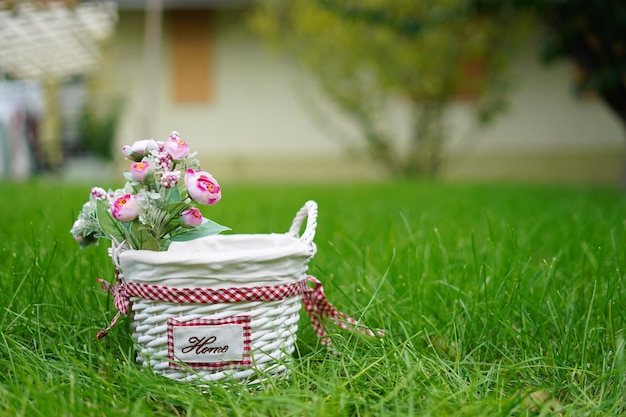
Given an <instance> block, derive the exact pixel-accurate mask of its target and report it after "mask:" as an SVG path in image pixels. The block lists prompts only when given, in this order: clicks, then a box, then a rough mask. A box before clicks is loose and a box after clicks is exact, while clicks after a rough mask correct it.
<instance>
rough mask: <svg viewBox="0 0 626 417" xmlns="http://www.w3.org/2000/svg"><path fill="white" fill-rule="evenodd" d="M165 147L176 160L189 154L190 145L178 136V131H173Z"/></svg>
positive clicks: (164, 144)
mask: <svg viewBox="0 0 626 417" xmlns="http://www.w3.org/2000/svg"><path fill="white" fill-rule="evenodd" d="M163 147H164V148H165V151H166V152H167V153H168V154H170V156H171V157H172V159H174V160H180V159H183V158H185V157H186V156H187V155H189V145H187V142H185V141H184V140H182V139H181V138H180V136H178V133H177V132H172V134H171V135H170V138H169V139H168V140H166V141H165V142H164V143H163Z"/></svg>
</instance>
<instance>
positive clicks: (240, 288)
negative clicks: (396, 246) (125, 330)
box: [111, 201, 317, 381]
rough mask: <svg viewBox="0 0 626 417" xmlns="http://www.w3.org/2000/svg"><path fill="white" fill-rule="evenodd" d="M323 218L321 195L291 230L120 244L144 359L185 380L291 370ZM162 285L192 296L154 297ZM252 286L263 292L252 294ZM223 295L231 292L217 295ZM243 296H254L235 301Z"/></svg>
mask: <svg viewBox="0 0 626 417" xmlns="http://www.w3.org/2000/svg"><path fill="white" fill-rule="evenodd" d="M305 219H306V226H305V230H304V232H303V233H302V235H300V230H301V228H302V226H303V225H304V222H305ZM316 225H317V204H316V203H315V202H313V201H309V202H307V203H306V204H305V205H304V206H303V207H302V208H301V209H300V210H299V211H298V213H297V214H296V216H295V218H294V220H293V223H292V225H291V227H290V228H289V231H288V232H287V233H285V234H275V233H272V234H256V235H216V236H209V237H206V238H202V239H197V240H194V241H189V242H173V243H172V244H171V246H170V248H169V250H168V251H166V252H152V251H137V250H121V249H115V248H114V249H113V250H112V258H113V262H114V264H115V265H116V268H117V270H118V271H117V272H118V285H116V286H115V287H116V288H117V290H116V291H111V292H113V293H114V295H115V299H116V306H118V308H119V309H120V311H121V312H122V313H123V314H125V311H123V310H125V308H124V309H122V308H120V307H119V305H118V301H120V300H122V304H123V300H124V299H125V300H130V306H131V311H132V312H130V311H129V313H131V314H129V315H130V316H131V318H132V322H131V328H132V331H133V338H134V340H135V342H136V344H137V346H138V354H137V360H138V362H140V363H141V364H143V365H145V366H149V367H151V368H152V369H153V370H154V371H155V372H156V373H159V374H162V375H164V376H166V377H169V378H172V379H176V380H185V381H190V380H201V381H217V380H247V381H254V380H255V379H258V378H260V377H264V376H267V375H268V374H269V375H274V374H278V373H282V372H283V371H285V370H286V366H285V365H286V363H287V362H288V361H289V360H290V358H291V354H292V353H293V351H294V346H295V342H296V332H297V330H298V320H299V312H300V308H301V305H302V304H301V301H302V293H303V292H304V291H305V288H307V287H306V278H307V276H306V270H307V268H308V262H309V260H310V259H311V258H312V257H313V256H314V254H315V252H316V247H315V244H314V243H313V238H314V236H315V229H316ZM155 289H156V290H155ZM154 291H157V292H160V291H163V292H165V293H167V294H168V296H171V297H173V298H171V299H172V300H179V299H178V298H176V297H183V298H185V300H186V301H185V302H173V301H163V300H162V297H156V298H161V299H149V298H155V297H152V296H151V295H150V294H152V293H153V292H154ZM139 293H141V294H142V295H144V293H146V294H148V295H144V296H138V295H137V294H139ZM250 293H253V294H254V295H256V296H259V294H261V296H259V299H260V300H259V301H247V300H248V298H247V297H248V295H249V294H250ZM268 293H269V294H270V295H269V296H268V295H267V294H268ZM224 294H225V295H224ZM241 294H244V295H241ZM245 294H248V295H245ZM276 294H279V295H280V296H279V297H276ZM224 296H225V297H226V298H228V297H230V298H228V301H231V302H215V298H216V297H217V298H220V297H224ZM239 296H241V297H243V299H245V300H246V301H239V302H232V301H233V299H232V298H233V297H234V298H235V301H237V297H239ZM194 297H196V298H197V297H199V298H200V299H202V300H203V301H202V302H190V301H189V299H190V298H191V299H195V298H194ZM263 297H267V298H269V299H271V300H270V301H267V300H265V299H263ZM205 298H206V299H208V300H209V301H208V302H206V300H205ZM276 298H278V299H276ZM116 319H117V317H116ZM116 319H115V320H114V322H115V321H116ZM113 324H114V323H113Z"/></svg>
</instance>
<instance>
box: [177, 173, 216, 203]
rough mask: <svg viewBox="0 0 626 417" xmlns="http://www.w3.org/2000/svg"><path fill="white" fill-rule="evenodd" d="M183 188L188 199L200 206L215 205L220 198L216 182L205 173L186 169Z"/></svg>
mask: <svg viewBox="0 0 626 417" xmlns="http://www.w3.org/2000/svg"><path fill="white" fill-rule="evenodd" d="M185 187H187V192H188V193H189V197H191V198H192V199H193V200H195V201H197V202H198V203H200V204H208V205H211V204H215V203H217V202H218V201H220V199H221V198H222V193H221V190H220V186H219V184H218V183H217V181H216V180H215V179H214V178H213V177H212V176H211V174H209V173H208V172H205V171H194V170H193V169H191V168H189V169H187V172H186V173H185Z"/></svg>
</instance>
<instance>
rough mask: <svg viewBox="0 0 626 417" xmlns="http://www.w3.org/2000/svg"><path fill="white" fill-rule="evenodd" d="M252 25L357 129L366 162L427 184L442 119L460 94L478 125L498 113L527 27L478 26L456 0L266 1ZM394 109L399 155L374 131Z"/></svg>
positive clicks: (523, 23)
mask: <svg viewBox="0 0 626 417" xmlns="http://www.w3.org/2000/svg"><path fill="white" fill-rule="evenodd" d="M252 25H253V27H254V28H256V30H257V31H258V33H260V34H262V35H263V36H264V37H265V38H266V39H268V40H269V41H270V42H271V44H272V45H274V46H276V47H277V48H278V49H279V50H281V51H283V52H284V53H285V54H286V55H288V56H291V57H293V58H294V59H295V60H296V62H298V63H299V64H301V65H302V66H304V67H305V68H307V69H308V70H309V71H310V73H312V74H313V75H314V77H315V78H316V79H317V80H318V81H319V84H320V85H321V86H322V88H323V89H324V91H325V92H326V93H327V94H328V96H329V97H330V98H331V99H332V100H333V102H334V103H336V104H337V106H338V108H339V109H340V110H341V111H342V112H343V113H344V114H346V115H348V116H349V117H350V118H351V119H352V120H353V121H355V122H356V124H357V125H358V126H359V128H360V130H361V136H362V138H363V140H364V143H365V145H366V150H367V152H368V154H369V156H370V157H371V158H372V159H373V160H375V161H376V162H377V163H379V164H380V165H381V166H383V167H384V168H386V169H387V171H388V172H390V173H391V174H393V175H395V176H416V175H426V176H431V175H435V174H436V173H437V170H438V168H439V165H440V159H441V149H442V147H443V144H444V142H445V140H446V137H447V132H446V130H445V126H444V116H445V110H446V108H447V106H448V104H449V103H450V102H451V101H452V100H454V99H455V97H456V96H457V95H458V94H459V92H460V91H462V90H467V89H469V90H471V91H473V92H474V93H475V94H476V95H477V96H478V101H477V106H476V109H477V115H478V116H479V119H480V120H481V121H483V122H485V121H488V120H490V119H492V118H493V116H495V115H496V114H497V113H498V112H500V111H501V110H503V108H504V97H505V93H506V88H504V87H505V86H506V84H507V83H506V72H505V70H506V67H507V64H508V59H509V57H510V56H511V53H512V51H513V50H514V49H515V47H516V45H517V44H518V42H519V40H520V39H522V38H523V36H524V34H525V33H526V29H527V27H528V22H527V19H526V18H525V17H524V16H522V15H518V16H516V18H515V19H512V18H510V19H508V20H507V22H506V24H502V22H501V21H496V20H489V19H485V18H482V17H481V16H477V15H476V14H473V13H470V11H469V9H468V8H467V2H466V1H463V0H429V1H419V2H416V1H397V2H392V3H389V2H386V1H383V0H369V1H365V2H339V1H336V0H320V1H309V0H296V1H280V0H273V1H264V2H260V3H259V8H258V10H257V12H256V14H255V15H254V17H253V19H252ZM468 64H477V65H479V67H480V75H479V77H478V78H477V79H476V78H472V77H470V76H468V74H467V73H465V72H464V68H466V67H467V65H468ZM395 100H399V101H401V102H402V103H403V104H404V105H406V106H408V108H409V110H410V113H411V120H410V121H409V122H408V123H410V125H411V126H410V129H409V130H410V131H411V134H410V140H409V144H408V146H407V147H406V148H401V147H399V143H401V142H402V141H400V140H399V139H398V138H397V137H395V136H396V135H397V134H398V133H397V131H395V132H394V131H393V130H392V129H388V128H386V127H384V125H383V123H381V122H382V120H384V116H385V111H387V110H388V106H389V104H390V103H391V102H392V101H395Z"/></svg>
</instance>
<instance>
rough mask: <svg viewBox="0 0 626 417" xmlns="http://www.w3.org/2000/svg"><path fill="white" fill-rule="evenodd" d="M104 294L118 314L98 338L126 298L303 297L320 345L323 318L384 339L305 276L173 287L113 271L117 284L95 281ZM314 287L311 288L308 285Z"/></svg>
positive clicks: (323, 335)
mask: <svg viewBox="0 0 626 417" xmlns="http://www.w3.org/2000/svg"><path fill="white" fill-rule="evenodd" d="M97 280H98V282H100V283H101V284H102V288H103V289H104V290H105V291H108V292H110V293H111V294H112V295H113V304H114V305H115V308H117V310H118V313H117V314H116V315H115V317H114V318H113V320H112V321H111V324H110V325H109V326H108V327H107V328H106V329H105V330H101V331H99V332H98V339H101V338H102V337H104V336H105V335H106V334H107V333H108V332H109V330H111V329H112V328H113V326H115V324H116V323H117V321H118V319H119V318H120V315H126V314H127V313H128V309H129V308H130V305H131V303H130V299H129V297H141V298H144V299H147V300H155V301H167V302H171V303H201V304H217V303H239V302H245V301H276V300H283V299H285V298H288V297H293V296H295V295H298V294H302V301H303V303H304V309H305V310H306V312H307V313H308V315H309V317H310V318H311V324H312V325H313V328H314V329H315V333H316V334H317V336H318V337H319V338H320V343H322V344H324V345H326V344H328V343H329V339H328V334H327V333H326V331H325V326H324V320H325V318H329V319H331V320H332V321H333V322H334V323H335V324H336V325H338V326H339V327H342V328H344V329H350V328H354V329H356V330H358V331H359V332H361V333H363V334H366V335H369V336H375V335H378V336H384V331H383V330H380V329H377V330H376V332H374V331H372V330H371V329H369V328H366V327H364V326H363V325H361V324H360V323H359V322H358V321H356V320H355V319H353V318H352V317H350V316H348V315H347V314H345V313H341V312H339V311H337V309H336V308H335V307H334V306H333V305H332V304H331V303H330V302H328V300H327V299H326V295H325V294H324V288H323V287H322V283H321V282H320V281H319V280H318V279H317V278H315V277H312V276H310V275H309V276H307V277H306V279H303V280H301V281H297V282H294V283H293V284H282V285H272V286H270V285H268V286H260V287H238V288H219V289H212V288H173V287H166V286H158V285H147V284H137V283H132V282H123V281H121V280H120V279H119V275H118V273H117V272H116V283H115V284H113V285H112V284H110V283H108V282H107V281H104V280H102V279H100V278H98V279H97ZM308 283H312V284H313V288H311V287H309V286H308Z"/></svg>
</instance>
